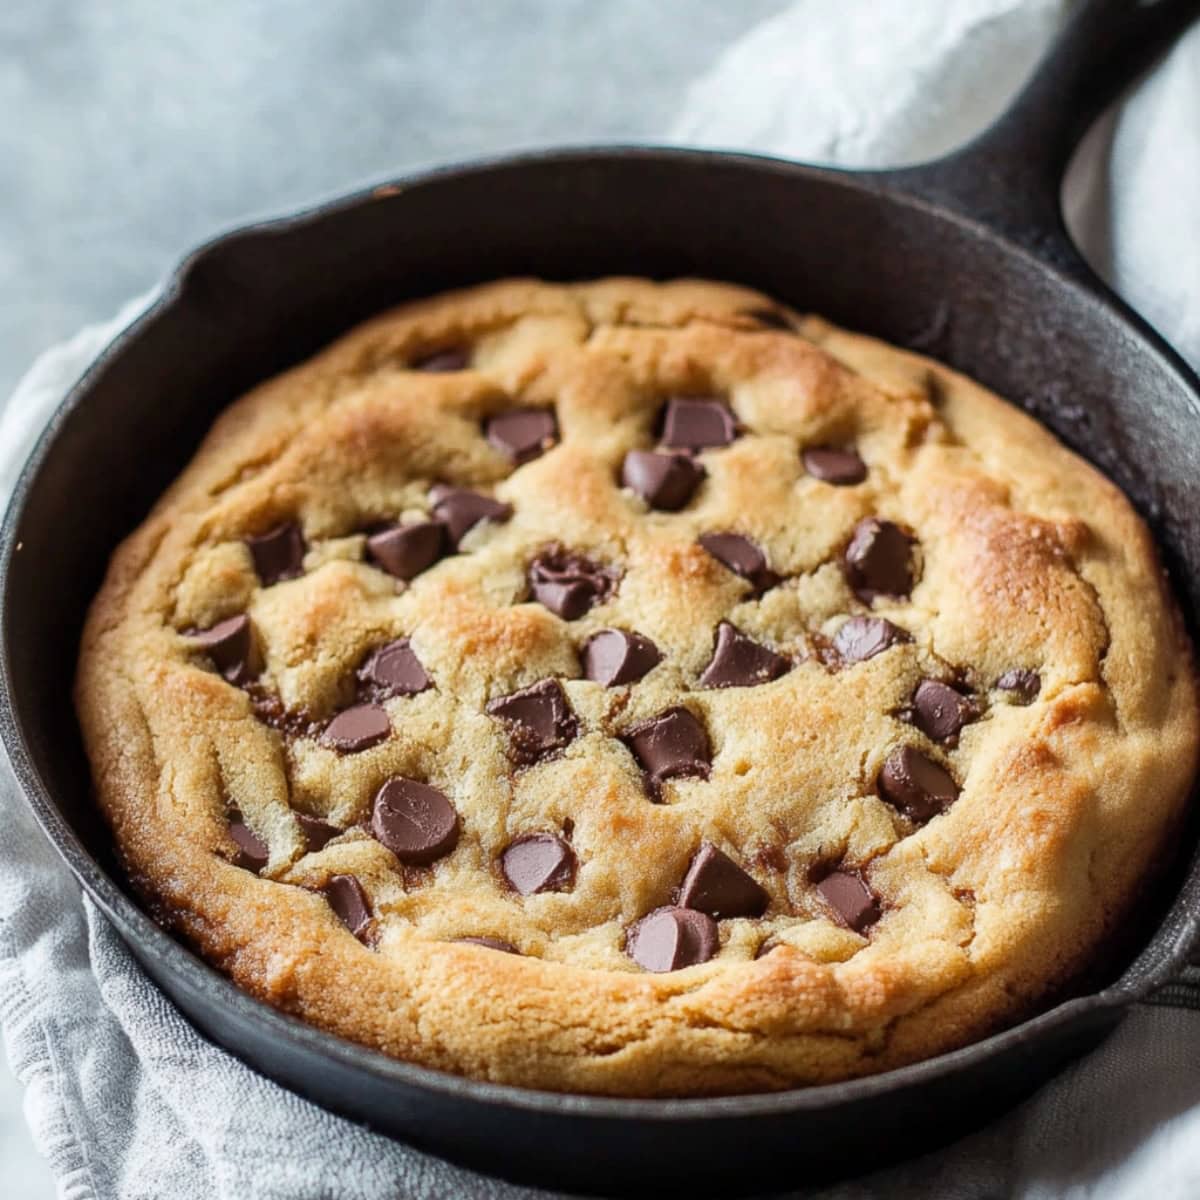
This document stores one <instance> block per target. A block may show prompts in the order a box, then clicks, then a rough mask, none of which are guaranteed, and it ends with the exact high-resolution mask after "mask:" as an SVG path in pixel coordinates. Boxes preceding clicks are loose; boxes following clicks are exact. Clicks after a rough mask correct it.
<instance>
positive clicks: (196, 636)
mask: <svg viewBox="0 0 1200 1200" xmlns="http://www.w3.org/2000/svg"><path fill="white" fill-rule="evenodd" d="M188 637H189V639H190V641H191V642H192V644H193V645H194V646H197V647H198V648H199V649H201V650H203V651H205V652H206V653H207V654H208V657H209V658H211V659H212V663H213V666H214V667H216V668H217V670H218V671H220V672H221V674H222V675H223V676H224V677H225V678H226V679H228V680H229V682H230V683H246V682H248V681H249V680H251V679H253V678H254V676H255V675H257V674H258V672H257V670H256V669H255V667H256V664H255V662H254V658H255V654H254V631H253V629H252V628H251V626H250V618H249V617H248V616H246V614H245V613H239V614H238V616H236V617H228V618H227V619H226V620H224V621H218V622H217V623H216V624H215V625H213V626H211V627H210V628H208V629H201V630H199V631H198V632H196V633H192V634H188Z"/></svg>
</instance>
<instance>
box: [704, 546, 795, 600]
mask: <svg viewBox="0 0 1200 1200" xmlns="http://www.w3.org/2000/svg"><path fill="white" fill-rule="evenodd" d="M700 545H701V546H703V547H704V549H705V550H707V551H708V552H709V554H711V555H712V556H713V558H715V559H716V560H717V562H719V563H721V564H722V565H723V566H726V567H728V568H729V569H730V570H731V571H732V572H734V574H735V575H740V576H741V577H742V578H743V579H746V580H749V582H750V584H751V586H752V587H753V588H754V594H755V595H761V594H762V593H763V592H765V591H766V590H767V589H768V588H773V587H774V586H775V585H776V584H777V583H778V582H779V579H780V577H779V576H778V575H776V574H775V572H774V571H772V570H771V568H770V567H768V566H767V557H766V555H765V554H763V552H762V550H760V549H759V547H758V546H756V545H755V544H754V543H753V542H752V541H751V540H750V539H749V538H747V537H742V535H741V534H740V533H702V534H701V535H700Z"/></svg>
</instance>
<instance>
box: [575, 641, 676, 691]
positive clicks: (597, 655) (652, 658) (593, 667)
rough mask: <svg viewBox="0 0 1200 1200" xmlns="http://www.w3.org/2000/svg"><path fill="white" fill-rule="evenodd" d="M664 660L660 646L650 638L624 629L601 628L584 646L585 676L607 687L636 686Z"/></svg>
mask: <svg viewBox="0 0 1200 1200" xmlns="http://www.w3.org/2000/svg"><path fill="white" fill-rule="evenodd" d="M661 661H662V655H661V654H660V653H659V652H658V647H657V646H655V644H654V643H653V642H652V641H651V640H650V639H649V638H648V637H643V636H642V635H641V634H640V633H626V632H625V631H624V630H623V629H602V630H600V632H599V633H596V634H593V635H592V636H591V637H590V638H588V640H587V641H586V642H585V643H584V646H583V674H584V676H585V677H586V678H587V679H590V680H591V681H592V682H593V683H600V684H603V685H604V686H605V687H617V686H618V685H619V684H622V683H637V681H638V680H639V679H641V678H642V677H643V676H644V675H645V674H646V673H647V672H648V671H650V670H651V669H652V668H653V667H655V666H657V665H658V663H659V662H661Z"/></svg>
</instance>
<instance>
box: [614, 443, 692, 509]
mask: <svg viewBox="0 0 1200 1200" xmlns="http://www.w3.org/2000/svg"><path fill="white" fill-rule="evenodd" d="M703 478H704V468H703V467H702V466H701V465H700V464H699V463H698V462H696V460H695V459H693V458H691V457H689V456H688V455H686V454H660V453H657V452H655V451H652V450H630V452H629V453H628V454H626V455H625V461H624V463H623V464H622V465H621V483H622V484H623V485H624V486H625V487H627V488H629V490H630V491H632V492H634V493H636V494H637V495H639V496H641V498H642V499H643V500H645V502H646V503H647V504H648V505H649V506H650V507H651V508H657V509H661V510H662V511H663V512H678V511H679V510H680V509H681V508H682V507H683V506H684V505H685V504H686V503H687V502H688V501H689V500H690V499H691V498H692V496H693V495H694V493H695V491H696V488H698V487H699V486H700V481H701V480H702V479H703Z"/></svg>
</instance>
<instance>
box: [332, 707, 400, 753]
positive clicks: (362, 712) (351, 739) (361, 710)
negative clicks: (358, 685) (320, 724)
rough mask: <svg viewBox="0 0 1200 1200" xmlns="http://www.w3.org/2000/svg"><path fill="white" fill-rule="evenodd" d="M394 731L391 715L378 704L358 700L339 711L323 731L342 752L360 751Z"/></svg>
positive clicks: (336, 748) (375, 744)
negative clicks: (353, 704) (359, 702)
mask: <svg viewBox="0 0 1200 1200" xmlns="http://www.w3.org/2000/svg"><path fill="white" fill-rule="evenodd" d="M391 732H392V723H391V721H389V720H388V715H387V713H386V712H385V711H384V709H382V708H380V706H379V705H378V704H356V705H355V706H354V707H353V708H347V709H344V710H343V711H342V712H340V713H338V715H337V716H336V717H334V718H333V720H332V721H330V722H329V724H328V725H326V726H325V732H324V733H322V734H321V741H322V742H324V743H325V745H326V746H328V747H329V748H330V749H332V750H337V751H338V752H339V753H341V754H357V753H358V752H359V751H360V750H369V749H370V748H371V747H372V746H377V745H379V743H380V742H382V741H385V740H386V739H387V737H388V736H389V735H390V734H391Z"/></svg>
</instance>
